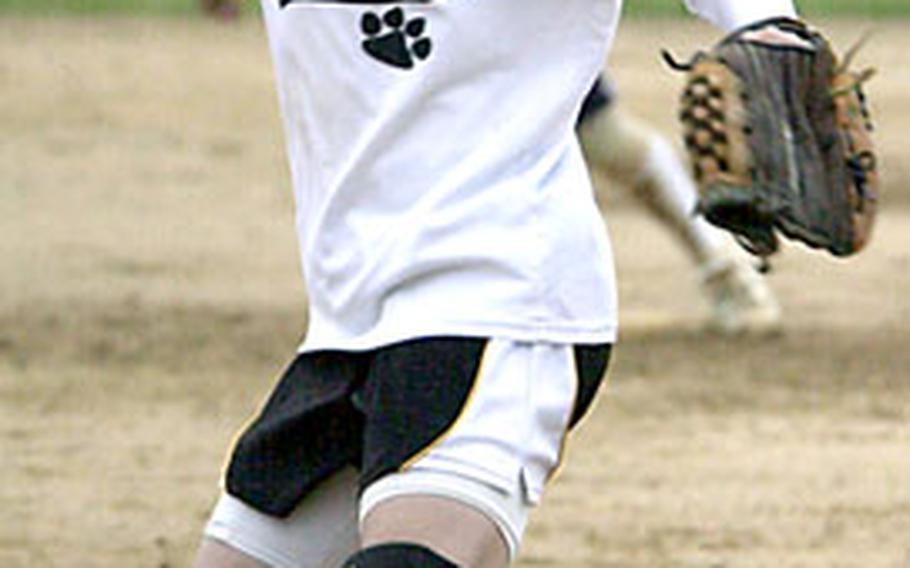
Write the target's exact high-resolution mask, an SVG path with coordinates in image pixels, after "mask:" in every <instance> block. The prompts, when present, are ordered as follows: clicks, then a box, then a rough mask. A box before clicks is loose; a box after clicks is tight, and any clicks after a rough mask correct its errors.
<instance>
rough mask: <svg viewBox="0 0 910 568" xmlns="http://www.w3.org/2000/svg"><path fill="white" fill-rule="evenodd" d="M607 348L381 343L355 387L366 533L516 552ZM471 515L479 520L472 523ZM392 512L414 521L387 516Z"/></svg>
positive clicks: (585, 403)
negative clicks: (360, 416)
mask: <svg viewBox="0 0 910 568" xmlns="http://www.w3.org/2000/svg"><path fill="white" fill-rule="evenodd" d="M609 351H610V348H609V346H608V345H597V346H585V347H580V346H579V347H576V346H572V345H561V344H553V343H529V342H516V341H510V340H502V339H494V340H466V339H458V338H452V339H445V338H436V339H432V340H419V341H414V342H408V343H405V344H401V345H397V346H394V347H393V348H390V349H387V350H382V351H381V352H380V353H379V354H377V356H376V358H375V360H374V361H373V364H372V368H371V370H370V375H369V378H368V379H367V381H366V383H365V387H364V392H363V393H362V394H363V405H364V410H365V413H366V429H365V442H364V464H363V465H364V469H363V472H362V483H363V484H364V485H365V487H366V489H365V491H364V494H363V498H362V500H361V518H362V519H363V520H364V521H366V520H367V519H370V518H371V516H372V518H373V521H372V522H370V523H368V524H366V525H365V527H364V528H365V529H366V531H367V533H366V534H367V535H369V537H370V538H371V539H373V540H376V541H378V540H381V538H379V537H377V535H381V534H385V533H382V531H380V530H378V529H376V527H381V528H383V530H394V531H398V532H397V533H396V534H397V536H398V537H399V538H403V537H406V536H408V535H411V536H414V537H416V538H419V541H420V542H423V543H425V544H432V543H434V542H435V543H436V544H437V545H439V546H441V547H446V546H449V543H451V541H452V539H455V541H456V542H458V543H460V545H461V549H462V550H465V549H469V548H470V546H473V545H476V546H478V547H480V549H481V550H479V551H476V552H477V554H480V555H481V556H482V557H484V558H487V557H496V554H492V555H487V554H486V553H483V550H486V549H488V548H489V547H490V546H492V548H493V549H496V548H497V546H499V550H502V545H503V544H504V545H505V550H506V551H507V553H508V556H513V557H514V556H515V555H516V554H517V550H518V546H519V544H520V540H521V537H522V534H523V532H524V528H525V526H526V523H527V516H528V512H529V510H530V508H531V507H533V505H534V504H536V502H537V501H538V500H539V499H540V496H541V494H542V492H543V488H544V485H545V484H546V482H547V480H548V479H549V477H550V475H551V474H552V472H553V470H554V469H555V468H556V467H557V466H558V464H559V462H560V459H561V456H562V447H563V443H564V440H565V436H566V434H567V432H568V430H569V428H570V427H571V426H572V425H573V424H575V423H576V422H577V421H578V420H579V419H580V418H581V416H582V415H583V414H584V412H585V410H586V409H587V408H588V406H589V405H590V402H591V400H592V399H593V397H594V394H595V393H596V391H597V386H598V385H599V383H600V381H601V379H602V377H603V374H604V371H605V369H606V364H607V359H608V356H609ZM421 497H432V498H434V499H437V501H432V500H431V501H430V502H433V503H435V504H436V505H437V506H436V507H433V506H421V505H425V504H426V503H427V502H428V501H426V500H421V499H417V498H421ZM447 504H451V505H452V506H451V507H447V506H446V505H447ZM462 513H469V514H468V515H466V519H467V520H465V524H464V525H461V524H459V523H457V522H455V519H457V518H461V515H462ZM475 514H479V516H478V517H477V520H479V521H480V522H478V523H476V524H472V523H470V518H472V516H473V515H475ZM374 515H375V516H374ZM395 518H400V519H404V518H408V519H410V520H411V521H413V522H402V523H395V522H386V521H390V520H392V519H395ZM418 525H419V526H418ZM453 527H454V529H453ZM462 528H464V529H465V531H464V533H462V534H459V533H460V531H461V529H462ZM468 528H472V529H473V528H476V529H477V532H473V531H469V530H467V529H468ZM374 529H376V530H375V531H374ZM402 531H403V532H402ZM386 537H391V535H390V534H385V536H384V537H382V538H386ZM472 543H473V544H472Z"/></svg>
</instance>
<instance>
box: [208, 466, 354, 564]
mask: <svg viewBox="0 0 910 568" xmlns="http://www.w3.org/2000/svg"><path fill="white" fill-rule="evenodd" d="M205 536H206V537H207V538H212V539H215V540H217V541H220V542H222V543H224V544H226V545H228V546H229V547H231V548H234V549H236V550H239V551H240V552H242V553H244V554H246V555H247V556H250V557H252V558H255V559H256V560H258V561H260V562H262V563H264V564H266V565H268V566H273V567H275V568H299V567H300V566H307V567H311V568H337V567H338V566H340V565H341V563H342V562H343V561H344V559H345V558H347V557H348V556H350V555H351V554H353V553H354V552H355V551H356V550H357V548H358V543H359V536H358V530H357V472H356V471H354V469H353V468H349V469H346V470H343V471H341V472H339V473H338V474H336V475H335V476H334V477H332V478H330V479H329V480H327V481H326V482H324V483H323V484H322V485H321V486H320V487H318V488H317V489H316V490H315V491H314V492H313V493H311V494H310V495H309V496H307V498H306V499H304V500H303V502H301V504H300V506H298V507H297V509H296V510H295V511H294V513H293V514H292V515H291V516H290V517H288V518H286V519H278V518H275V517H270V516H268V515H264V514H262V513H260V512H258V511H256V510H255V509H253V508H252V507H250V506H248V505H246V504H245V503H243V502H242V501H240V500H239V499H237V498H235V497H232V496H230V495H228V494H227V493H224V494H222V496H221V498H220V499H219V501H218V504H217V505H216V506H215V510H214V511H213V512H212V516H211V518H210V519H209V523H208V525H207V526H206V528H205Z"/></svg>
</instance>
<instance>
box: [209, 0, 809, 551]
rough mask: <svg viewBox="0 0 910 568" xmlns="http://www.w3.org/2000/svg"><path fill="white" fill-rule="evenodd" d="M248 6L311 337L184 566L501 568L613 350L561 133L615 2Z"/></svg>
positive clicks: (575, 168)
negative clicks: (272, 81) (263, 67)
mask: <svg viewBox="0 0 910 568" xmlns="http://www.w3.org/2000/svg"><path fill="white" fill-rule="evenodd" d="M689 4H690V7H691V8H693V9H694V10H696V11H698V12H699V13H701V14H702V15H703V16H705V17H708V18H710V19H712V20H713V21H716V22H718V23H719V24H721V25H722V26H723V27H726V28H732V27H734V26H736V25H739V24H744V23H746V22H748V21H751V20H754V19H757V18H760V17H764V16H772V15H781V14H786V15H792V14H793V7H792V5H791V4H790V2H789V0H786V1H784V0H773V1H772V0H766V1H765V2H761V3H758V2H745V1H739V2H734V1H720V0H715V1H708V0H702V1H695V0H690V2H689ZM262 7H263V12H264V18H265V23H266V27H267V29H268V34H269V41H270V47H271V52H272V57H273V61H274V67H275V74H276V79H277V88H278V93H279V99H280V103H281V109H282V115H283V119H284V125H285V131H286V135H287V148H288V152H289V157H290V167H291V173H292V179H293V186H294V196H295V200H296V205H297V230H298V235H299V241H300V250H301V259H302V264H303V272H304V277H305V282H306V286H307V290H308V299H309V314H310V323H309V329H308V332H307V335H306V339H305V340H304V342H303V344H302V345H301V348H300V352H299V353H298V355H297V357H296V358H295V360H294V361H293V362H292V364H291V365H290V366H289V367H288V369H287V371H286V372H285V374H284V376H283V377H282V378H281V380H280V381H279V382H278V384H277V386H276V387H275V389H274V390H273V392H272V394H271V396H270V398H269V399H268V401H267V402H266V403H265V405H264V406H263V408H262V409H261V411H260V412H259V413H258V415H257V416H255V417H254V419H253V420H252V422H251V423H250V424H249V425H248V426H247V427H246V428H245V429H244V430H243V431H242V433H241V435H240V437H239V439H238V441H237V443H236V444H235V446H234V447H233V448H232V449H231V452H230V461H229V464H228V466H227V469H226V472H225V479H224V491H223V493H222V495H221V497H220V499H219V502H218V504H217V505H216V507H215V510H214V511H213V513H212V516H211V519H210V521H209V523H208V525H207V527H206V531H205V538H204V540H203V544H202V547H201V549H200V552H199V555H198V558H197V566H199V567H203V568H205V567H212V566H222V567H224V566H232V567H240V566H263V565H266V566H282V567H283V566H303V567H334V566H339V565H343V566H349V567H367V568H372V567H402V566H417V567H446V566H467V567H483V568H487V567H490V568H493V567H502V566H506V565H507V564H508V563H509V562H510V561H511V560H512V559H514V558H515V557H516V555H517V554H518V550H519V546H520V543H521V538H522V534H523V532H524V528H525V526H526V523H527V519H528V514H529V511H530V509H531V508H532V507H533V506H534V505H535V504H536V503H537V502H538V501H539V499H540V498H541V495H542V493H543V491H544V487H545V485H546V482H547V480H548V479H549V477H550V476H551V475H552V473H553V471H554V469H555V468H556V467H557V465H558V463H559V461H560V456H561V451H562V446H563V442H564V439H565V436H566V434H567V432H568V431H569V430H570V429H571V428H572V427H573V426H574V425H576V424H577V423H578V421H579V420H580V419H581V418H582V417H583V415H584V414H585V412H586V410H587V409H588V407H589V405H590V403H591V401H592V400H593V398H594V395H595V393H596V391H597V388H598V386H599V383H600V380H601V377H602V376H603V374H604V372H605V370H606V366H607V362H608V358H609V354H610V349H611V345H612V344H613V342H614V341H615V339H616V314H617V307H616V290H615V281H614V274H613V267H612V262H611V260H610V258H611V253H610V245H609V242H608V238H607V236H606V232H605V231H604V227H603V221H602V218H601V216H600V214H599V211H598V209H597V207H596V204H595V202H594V197H593V192H592V189H591V186H590V182H589V178H588V176H587V171H586V169H585V165H584V161H583V159H582V154H581V150H580V148H579V145H578V141H577V138H576V136H575V133H574V128H573V127H574V123H575V119H576V117H577V116H578V113H579V110H580V106H581V102H582V99H583V98H584V95H585V93H586V92H587V90H588V89H589V87H590V86H591V85H592V84H593V82H594V80H595V78H596V75H597V71H598V70H599V68H600V67H601V65H602V62H603V60H604V56H605V52H606V50H607V48H608V46H609V44H610V41H611V39H612V37H613V33H614V30H615V28H616V24H617V21H618V18H619V11H620V2H618V1H611V0H559V1H558V2H557V1H554V0H528V1H525V2H521V3H520V4H518V3H515V2H513V1H512V0H447V1H433V0H426V1H416V0H415V1H413V2H398V3H385V2H377V1H375V0H374V1H371V2H366V1H365V0H358V1H353V0H352V1H347V2H341V1H336V2H330V1H326V0H319V1H310V0H263V2H262ZM596 260H602V261H601V262H598V261H596Z"/></svg>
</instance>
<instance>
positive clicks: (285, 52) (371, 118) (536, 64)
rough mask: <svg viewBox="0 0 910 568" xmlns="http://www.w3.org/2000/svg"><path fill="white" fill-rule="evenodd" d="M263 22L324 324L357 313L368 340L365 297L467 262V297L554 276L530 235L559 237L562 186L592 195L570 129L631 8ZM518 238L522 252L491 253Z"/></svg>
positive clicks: (586, 0) (485, 9) (312, 16)
mask: <svg viewBox="0 0 910 568" xmlns="http://www.w3.org/2000/svg"><path fill="white" fill-rule="evenodd" d="M263 7H264V12H265V18H266V23H267V26H268V29H269V36H270V42H271V47H272V53H273V60H274V66H275V72H276V76H277V83H278V90H279V95H280V98H281V102H282V111H283V115H284V119H285V127H286V131H287V136H288V147H289V154H290V161H291V168H292V175H293V181H294V187H295V196H296V198H297V201H298V207H299V209H298V211H299V213H298V230H299V232H300V237H301V245H302V249H303V250H302V252H303V259H304V266H305V271H306V273H307V283H308V286H309V288H310V292H311V294H310V295H311V302H313V303H314V304H316V305H315V306H313V308H314V313H316V314H317V319H318V314H319V313H320V312H321V313H324V314H329V313H335V314H339V315H341V314H349V315H352V314H353V317H354V319H357V318H363V319H364V321H363V323H362V324H357V322H351V321H350V319H348V321H347V324H349V325H352V326H353V327H354V328H363V329H366V328H368V327H369V326H370V325H372V324H371V323H370V322H371V321H375V320H376V319H378V318H381V317H382V316H381V314H379V313H375V312H376V310H381V309H383V308H382V306H380V305H379V304H376V303H374V304H373V305H372V306H371V307H369V308H367V309H362V307H361V308H358V307H357V305H358V304H360V303H363V302H364V298H367V297H370V296H371V295H372V296H374V298H372V299H375V296H377V295H379V296H382V295H384V294H387V293H388V291H389V289H394V290H395V291H396V292H400V291H401V290H402V289H406V288H408V287H414V286H416V285H417V284H418V283H419V282H420V281H421V279H422V278H423V279H424V280H423V281H422V284H421V286H422V288H423V289H434V286H435V288H436V289H438V288H440V285H439V284H438V283H437V282H438V280H439V278H438V277H437V276H438V274H435V275H434V276H433V277H432V278H429V276H428V275H429V274H430V273H431V272H433V271H435V272H436V273H438V272H440V271H450V272H451V271H455V270H456V269H455V268H454V265H455V264H458V263H461V265H462V266H463V268H464V270H462V274H460V275H457V276H455V280H457V278H458V277H459V276H464V275H465V274H468V273H469V272H471V265H472V264H473V265H476V267H477V269H476V270H474V271H473V273H474V274H475V277H473V280H472V279H471V278H469V279H468V281H466V282H464V283H463V284H467V285H470V284H471V282H472V281H485V282H488V283H491V285H492V286H493V288H494V289H495V286H496V282H501V283H504V282H506V281H509V280H512V281H516V280H528V281H530V280H533V279H534V278H536V275H532V274H528V272H529V271H530V270H532V269H534V268H537V269H539V268H540V265H541V263H542V262H544V261H542V260H541V258H530V257H528V258H522V255H524V254H526V253H525V252H524V251H523V248H522V247H525V248H526V247H527V238H528V237H530V236H533V235H532V233H534V231H537V232H536V233H534V235H539V233H540V230H539V229H540V227H536V228H535V227H532V226H529V224H533V223H535V222H540V221H541V219H540V215H541V214H542V215H544V216H548V215H549V216H552V217H553V219H543V220H542V224H543V225H544V226H547V225H549V226H554V225H556V224H559V223H562V222H563V220H562V218H563V217H566V216H568V215H570V211H569V209H571V208H572V207H574V205H573V204H569V203H568V202H566V203H562V204H560V203H557V204H556V206H555V207H551V206H550V205H549V204H547V205H545V206H542V204H541V202H542V201H545V200H546V199H547V198H546V195H545V194H546V192H547V189H548V187H549V186H553V187H559V186H572V187H575V188H576V189H577V188H579V187H580V189H581V190H582V191H584V190H585V188H586V184H587V180H586V179H583V178H584V171H583V168H582V167H581V164H580V157H578V156H576V154H577V152H575V149H573V148H571V145H572V144H574V138H573V134H572V125H573V123H574V116H575V114H576V113H577V112H578V106H579V104H580V102H581V98H582V97H583V95H584V94H585V92H586V91H587V89H588V87H589V86H590V84H591V82H592V81H593V78H594V76H595V74H596V72H597V70H598V69H599V68H600V66H601V64H602V60H603V56H604V52H605V49H606V47H607V44H608V42H609V38H610V36H611V34H612V30H613V28H614V25H615V19H616V15H617V12H618V10H619V3H618V2H612V1H610V0H521V1H520V2H519V1H517V0H445V1H435V2H420V3H416V2H415V3H400V2H399V3H375V2H372V3H365V4H360V3H351V2H310V1H303V0H292V1H287V0H263ZM560 207H562V208H563V210H560ZM535 219H536V221H535ZM548 230H550V229H548V228H544V229H543V231H544V232H547V231H548ZM463 235H474V237H475V238H476V239H477V240H476V241H475V242H470V238H469V239H467V240H466V239H465V238H464V237H463ZM508 235H511V236H512V238H513V239H515V238H518V239H524V241H525V242H524V243H513V244H511V245H506V244H497V243H495V242H490V241H491V240H494V241H499V240H502V239H503V238H505V237H507V236H508ZM539 238H547V237H545V236H540V237H539ZM478 247H479V248H480V249H483V248H484V247H486V248H487V249H488V252H487V254H486V255H485V254H480V253H482V252H483V251H482V250H480V251H477V249H478ZM497 247H498V248H500V249H501V250H498V251H497V250H496V249H497ZM513 249H514V250H513ZM474 251H476V252H474ZM506 257H510V258H506ZM459 259H460V260H459ZM501 260H504V262H500V261H501ZM424 264H426V266H425V267H424V268H420V267H421V266H423V265H424ZM497 264H500V265H497ZM532 265H536V267H535V266H532ZM485 270H486V271H489V272H490V274H488V275H487V276H484V275H483V274H482V273H483V272H484V271H485ZM430 280H432V281H433V282H432V283H430ZM452 281H454V280H453V279H449V280H448V282H452ZM442 287H445V286H444V285H443V286H442ZM505 288H508V285H506V286H505ZM509 294H510V292H508V291H506V290H505V289H504V290H503V291H502V293H501V295H502V296H508V295H509ZM490 295H492V296H495V295H497V292H496V291H495V290H494V291H491V292H490ZM399 296H407V294H404V295H402V294H399ZM392 301H393V303H394V302H395V299H394V298H393V300H392ZM498 301H499V300H491V303H496V302H498ZM530 302H531V300H530V299H529V303H530ZM321 303H322V304H323V305H321ZM371 310H372V312H374V313H372V314H371V313H370V312H371ZM490 317H491V318H492V317H498V316H496V315H493V314H491V316H490ZM352 333H356V332H352ZM403 333H406V332H403Z"/></svg>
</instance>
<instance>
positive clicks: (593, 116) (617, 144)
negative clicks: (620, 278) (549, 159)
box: [578, 83, 780, 332]
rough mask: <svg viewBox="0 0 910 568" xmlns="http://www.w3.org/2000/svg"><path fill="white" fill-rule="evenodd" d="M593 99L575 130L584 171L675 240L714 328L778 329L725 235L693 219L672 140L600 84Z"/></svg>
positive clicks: (770, 302) (760, 288) (761, 288)
mask: <svg viewBox="0 0 910 568" xmlns="http://www.w3.org/2000/svg"><path fill="white" fill-rule="evenodd" d="M598 89H600V90H599V91H598ZM593 93H594V94H593V95H592V96H591V97H589V101H588V102H587V103H586V105H585V113H584V114H583V116H582V118H581V120H580V123H579V126H578V134H579V140H580V141H581V144H582V148H583V149H584V151H585V158H586V160H587V162H588V164H589V166H590V167H591V168H592V169H594V170H597V171H600V172H602V173H603V174H605V175H606V176H607V177H608V178H609V179H610V180H612V181H616V182H618V183H619V184H620V185H622V186H624V187H627V188H629V189H631V191H632V194H633V195H634V196H635V198H636V199H637V200H638V201H639V202H640V203H642V204H643V205H644V206H645V207H646V209H647V210H648V211H649V212H650V213H651V214H652V215H654V217H655V218H657V219H658V220H660V221H661V223H662V224H663V225H664V226H665V227H666V228H667V229H668V230H670V231H671V232H672V233H673V234H674V235H675V236H676V237H677V240H678V242H680V243H681V244H682V246H683V249H684V250H685V251H686V253H687V254H688V255H689V257H690V258H691V260H692V261H693V263H694V264H695V265H696V267H697V268H698V270H699V277H700V280H701V283H702V286H703V289H704V291H705V293H706V295H707V297H708V300H709V302H710V308H711V323H712V324H713V325H714V326H715V327H717V328H718V329H719V330H721V331H725V332H739V331H758V332H761V331H771V330H774V329H776V328H777V327H778V325H779V321H780V308H779V306H778V303H777V301H776V299H775V298H774V295H773V293H772V292H771V290H770V289H769V288H768V286H767V284H766V283H765V282H764V280H763V279H762V278H761V277H760V276H759V275H758V274H756V273H755V270H754V269H753V268H752V267H751V266H750V265H749V264H748V262H747V260H746V259H745V257H744V256H743V255H742V254H741V253H740V251H738V249H737V247H736V246H735V245H733V243H731V241H730V239H729V237H728V236H727V235H725V234H723V233H722V232H721V231H719V230H717V229H715V228H714V227H712V226H711V225H709V224H708V223H707V222H706V221H705V220H704V219H702V218H701V217H696V216H695V215H694V209H695V203H696V199H697V190H696V188H695V185H694V182H693V181H692V178H691V176H690V175H689V173H688V171H687V169H686V167H685V166H684V165H683V162H682V161H681V160H680V157H679V155H678V154H677V153H676V151H675V149H674V148H673V146H672V145H671V144H670V142H669V141H668V140H667V139H666V138H665V137H664V136H662V135H661V134H660V133H659V132H657V131H656V130H655V129H654V128H653V127H651V126H650V125H648V124H647V123H645V122H643V121H641V120H639V119H638V118H636V117H635V116H633V115H631V114H630V113H628V112H627V111H625V110H624V109H623V108H622V105H618V104H616V101H615V97H613V96H612V95H611V93H610V92H609V90H608V88H607V87H604V84H603V83H599V84H598V85H597V86H595V90H594V91H593ZM598 93H599V94H598ZM599 200H601V201H603V200H604V199H603V196H599Z"/></svg>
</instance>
